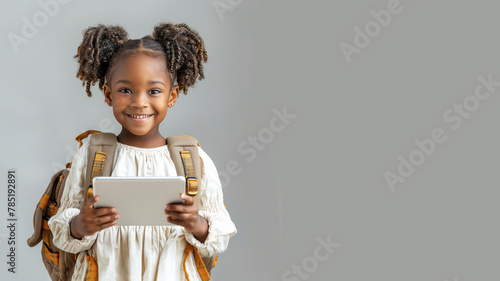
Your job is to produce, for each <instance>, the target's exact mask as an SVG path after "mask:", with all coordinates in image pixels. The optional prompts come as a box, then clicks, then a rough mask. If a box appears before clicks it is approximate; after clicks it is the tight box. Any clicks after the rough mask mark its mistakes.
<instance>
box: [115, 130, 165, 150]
mask: <svg viewBox="0 0 500 281" xmlns="http://www.w3.org/2000/svg"><path fill="white" fill-rule="evenodd" d="M117 140H118V142H120V143H122V144H126V145H130V146H135V147H141V148H155V147H159V146H163V145H165V144H166V140H165V138H164V137H162V136H161V134H160V132H159V131H158V130H156V131H150V132H149V133H147V134H146V135H142V136H138V135H134V134H132V133H131V132H130V131H128V130H127V129H125V128H123V127H122V131H121V132H120V134H119V135H118V136H117Z"/></svg>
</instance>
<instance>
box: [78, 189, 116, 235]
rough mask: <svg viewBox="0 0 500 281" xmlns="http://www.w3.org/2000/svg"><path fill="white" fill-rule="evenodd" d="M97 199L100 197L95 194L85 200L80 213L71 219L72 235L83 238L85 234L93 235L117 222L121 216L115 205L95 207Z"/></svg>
mask: <svg viewBox="0 0 500 281" xmlns="http://www.w3.org/2000/svg"><path fill="white" fill-rule="evenodd" d="M97 201H99V197H98V196H95V197H93V198H92V199H90V200H88V201H87V202H85V204H84V205H83V206H82V208H81V209H80V214H79V215H77V216H76V217H74V218H73V219H72V220H71V222H70V224H69V225H70V233H71V236H73V237H74V238H76V239H81V238H82V237H83V236H87V235H92V234H94V233H96V232H98V231H100V230H103V229H105V228H107V227H110V226H113V225H115V224H116V220H117V219H118V218H119V215H118V213H117V212H116V209H115V208H113V207H108V208H94V204H95V203H96V202H97Z"/></svg>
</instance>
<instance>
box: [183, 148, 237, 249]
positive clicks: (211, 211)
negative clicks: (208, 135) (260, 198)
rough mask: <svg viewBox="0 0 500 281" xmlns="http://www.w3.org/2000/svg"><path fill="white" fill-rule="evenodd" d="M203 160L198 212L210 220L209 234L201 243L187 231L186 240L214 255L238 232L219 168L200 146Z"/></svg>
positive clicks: (225, 246) (224, 247)
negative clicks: (225, 197) (227, 206)
mask: <svg viewBox="0 0 500 281" xmlns="http://www.w3.org/2000/svg"><path fill="white" fill-rule="evenodd" d="M199 153H200V157H201V159H202V161H203V169H202V176H201V187H200V189H199V190H198V196H197V197H198V198H197V200H199V202H197V206H198V210H199V211H198V212H199V214H200V215H201V216H202V217H204V218H205V219H206V220H207V222H208V236H207V239H206V240H205V242H204V243H201V242H200V241H199V240H198V239H196V238H195V237H194V235H193V234H192V233H190V232H186V234H185V237H186V241H187V242H189V243H190V244H191V245H193V246H195V247H196V248H197V249H198V251H199V253H200V255H201V256H203V257H207V256H214V255H216V254H219V253H222V252H224V251H225V250H226V248H227V246H228V244H229V238H231V237H232V236H233V235H235V234H236V232H237V230H236V226H235V225H234V223H233V222H232V221H231V218H230V216H229V213H228V212H227V210H226V208H225V207H224V200H223V195H222V186H221V182H220V179H219V175H218V173H217V169H216V167H215V164H214V163H213V161H212V159H210V157H209V156H208V155H207V154H206V153H205V151H203V150H202V149H201V148H199Z"/></svg>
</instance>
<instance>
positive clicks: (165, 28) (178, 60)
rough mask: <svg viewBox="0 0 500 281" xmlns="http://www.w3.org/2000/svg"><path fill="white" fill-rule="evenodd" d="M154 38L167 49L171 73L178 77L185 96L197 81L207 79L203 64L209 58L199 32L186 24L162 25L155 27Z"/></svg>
mask: <svg viewBox="0 0 500 281" xmlns="http://www.w3.org/2000/svg"><path fill="white" fill-rule="evenodd" d="M153 37H154V40H155V41H156V42H158V43H160V44H161V45H162V46H163V48H164V49H165V53H166V54H167V63H168V68H169V71H170V72H171V73H173V74H174V75H175V76H176V77H177V83H178V85H179V87H180V90H182V91H184V94H186V93H187V90H188V87H190V86H193V85H194V84H195V82H196V79H199V80H202V79H203V78H205V76H204V74H203V65H202V63H203V62H206V61H207V59H208V56H207V51H206V50H205V44H204V42H203V39H202V38H201V37H200V35H199V34H198V32H196V31H195V30H192V29H191V28H190V27H189V26H187V25H186V24H184V23H181V24H171V23H161V24H159V25H157V26H155V28H154V31H153ZM173 82H174V81H173Z"/></svg>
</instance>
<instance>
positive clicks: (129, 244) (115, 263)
mask: <svg viewBox="0 0 500 281" xmlns="http://www.w3.org/2000/svg"><path fill="white" fill-rule="evenodd" d="M75 57H76V58H78V61H79V63H80V68H79V70H78V73H77V77H78V78H80V79H81V80H82V81H83V84H84V85H85V86H86V92H87V95H88V96H89V97H90V96H92V93H91V91H90V86H91V85H93V84H95V83H96V82H99V89H101V90H102V91H103V93H104V97H105V102H106V103H107V104H108V105H109V106H110V107H112V110H113V114H114V116H115V118H116V120H117V121H118V122H119V123H120V124H121V126H122V129H121V132H120V134H119V135H118V136H117V141H118V143H117V147H116V151H115V156H114V167H113V171H112V174H111V176H176V175H177V173H176V169H175V166H174V164H173V162H172V159H171V157H170V154H169V151H168V147H167V145H166V140H165V138H164V137H163V136H162V135H161V134H160V131H159V126H160V124H161V122H162V121H163V120H164V119H165V117H166V115H167V111H168V109H169V108H171V107H173V106H174V104H175V102H176V100H177V98H178V96H179V92H180V91H183V92H184V94H187V91H188V88H189V87H191V86H193V85H194V84H195V82H196V80H197V79H199V80H201V79H203V78H204V75H203V65H202V63H204V62H206V60H207V52H206V50H205V47H204V43H203V40H202V39H201V38H200V36H199V34H198V33H197V32H196V31H194V30H192V29H191V28H189V27H188V26H187V25H185V24H177V25H174V24H159V25H157V26H156V27H155V28H154V32H153V36H146V37H143V38H141V39H134V40H132V39H128V38H127V33H126V32H125V30H123V28H121V27H119V26H104V25H98V26H96V27H89V28H88V29H87V30H85V32H84V35H83V41H82V43H81V45H80V46H79V48H78V54H77V55H76V56H75ZM198 149H199V153H200V157H201V160H202V161H203V169H202V178H201V181H200V186H199V189H198V195H197V198H198V199H197V200H196V202H195V201H194V199H193V198H192V197H190V196H187V195H185V194H182V195H181V199H183V200H184V201H185V202H186V203H185V204H169V205H167V208H166V209H165V211H164V212H165V215H166V220H167V221H168V222H170V223H172V224H174V226H115V224H116V221H117V219H118V218H119V214H118V213H117V212H116V210H115V209H114V208H94V207H93V205H94V203H95V202H97V201H98V200H99V198H98V197H97V196H96V197H93V198H92V199H90V200H87V201H85V194H84V193H85V187H84V181H85V171H86V170H87V153H88V143H86V144H84V145H83V146H82V147H81V148H80V149H79V150H78V152H77V154H76V155H75V158H74V160H73V162H72V163H73V164H72V167H71V170H70V173H69V175H68V178H67V181H66V187H65V188H64V193H63V195H62V198H61V202H62V205H61V207H60V208H59V211H58V212H57V215H55V216H54V217H52V218H51V219H50V221H49V227H50V229H51V231H52V233H53V235H54V241H53V242H54V244H55V245H56V246H57V247H59V248H60V249H62V250H63V251H66V252H71V253H75V254H78V257H77V262H76V265H75V269H74V273H73V277H72V280H84V278H85V274H86V271H87V263H86V261H85V256H86V255H85V254H84V252H85V251H87V252H88V254H89V255H90V256H92V257H94V258H95V259H96V260H97V264H98V277H99V279H100V280H187V278H189V280H191V281H192V280H201V279H200V276H199V275H198V272H197V269H196V264H195V261H194V258H193V256H192V255H190V258H189V259H188V260H187V261H188V262H187V263H186V267H185V268H184V263H183V262H184V258H185V256H184V249H185V247H186V245H187V243H189V244H190V245H193V246H194V247H195V248H196V249H197V250H198V252H199V253H200V255H201V256H202V257H203V256H205V257H209V256H214V255H217V254H219V253H221V252H223V251H224V250H225V249H226V248H227V246H228V242H229V238H230V237H231V236H233V235H234V234H235V233H236V227H235V226H234V223H233V222H232V221H231V218H230V216H229V214H228V212H227V211H226V209H225V207H224V203H223V195H222V188H221V183H220V180H219V177H218V173H217V169H216V167H215V165H214V163H213V162H212V160H211V159H210V157H209V156H208V155H207V154H206V153H205V152H204V151H203V150H202V149H201V148H200V147H198ZM138 188H139V187H138Z"/></svg>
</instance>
